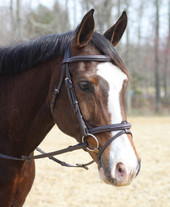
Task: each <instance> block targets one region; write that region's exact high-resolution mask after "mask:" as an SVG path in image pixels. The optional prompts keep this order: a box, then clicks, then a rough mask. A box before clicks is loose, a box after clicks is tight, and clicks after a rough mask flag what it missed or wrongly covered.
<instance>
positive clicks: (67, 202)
mask: <svg viewBox="0 0 170 207" xmlns="http://www.w3.org/2000/svg"><path fill="white" fill-rule="evenodd" d="M128 121H129V122H131V123H132V132H133V135H134V141H135V145H136V148H137V151H138V153H139V154H140V157H141V159H142V167H141V171H140V174H139V175H138V177H137V178H136V179H135V180H134V181H133V182H132V183H131V185H129V186H126V187H120V188H116V187H113V186H111V185H107V184H105V183H103V182H102V181H101V180H100V178H99V176H98V170H97V167H96V164H93V165H92V166H90V169H89V170H87V171H86V170H83V169H71V168H65V167H61V166H59V165H58V164H56V163H55V162H53V161H50V160H49V159H43V160H37V161H36V179H35V182H34V185H33V187H32V189H31V192H30V194H29V196H28V197H27V200H26V202H25V204H24V207H55V206H58V207H170V117H154V118H153V117H152V118H150V117H147V118H146V117H145V118H143V117H130V118H129V120H128ZM75 143H76V142H75V141H74V139H72V138H69V137H67V136H66V135H64V134H62V133H61V132H60V131H59V130H58V129H57V127H54V128H53V130H52V131H51V132H50V133H49V134H48V135H47V137H46V138H45V140H44V141H43V143H42V144H41V147H42V149H43V150H44V151H47V152H49V151H51V150H57V149H60V148H62V147H66V146H68V145H71V144H75ZM59 158H61V159H63V160H65V161H68V162H70V163H76V162H79V163H80V162H86V161H89V160H91V158H90V156H89V155H88V154H87V153H85V152H83V151H78V152H73V153H69V154H65V155H62V156H59Z"/></svg>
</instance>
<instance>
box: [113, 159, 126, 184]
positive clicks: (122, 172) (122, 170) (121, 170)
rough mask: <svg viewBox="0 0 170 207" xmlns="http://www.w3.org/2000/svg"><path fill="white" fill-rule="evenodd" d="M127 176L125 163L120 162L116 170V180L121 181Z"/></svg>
mask: <svg viewBox="0 0 170 207" xmlns="http://www.w3.org/2000/svg"><path fill="white" fill-rule="evenodd" d="M126 175H127V171H126V167H125V166H124V164H123V163H121V162H119V163H117V165H116V169H115V178H116V179H117V180H119V181H121V180H123V179H124V178H125V177H126Z"/></svg>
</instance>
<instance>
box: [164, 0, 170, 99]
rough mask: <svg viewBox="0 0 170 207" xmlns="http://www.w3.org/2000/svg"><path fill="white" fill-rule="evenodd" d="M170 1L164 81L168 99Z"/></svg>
mask: <svg viewBox="0 0 170 207" xmlns="http://www.w3.org/2000/svg"><path fill="white" fill-rule="evenodd" d="M169 55H170V0H168V37H167V41H166V47H165V64H164V80H163V86H164V96H165V98H166V99H167V98H168V68H169V67H168V65H169V64H168V63H169V59H170V56H169Z"/></svg>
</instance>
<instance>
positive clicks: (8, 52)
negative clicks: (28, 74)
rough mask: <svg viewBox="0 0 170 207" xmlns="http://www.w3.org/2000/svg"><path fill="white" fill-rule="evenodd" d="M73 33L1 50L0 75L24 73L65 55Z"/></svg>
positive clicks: (50, 36)
mask: <svg viewBox="0 0 170 207" xmlns="http://www.w3.org/2000/svg"><path fill="white" fill-rule="evenodd" d="M73 35H74V34H73V32H67V33H63V34H51V35H47V36H42V37H40V38H38V39H36V40H32V41H29V42H25V43H20V44H16V45H12V46H8V47H1V48H0V74H1V75H6V74H17V73H20V72H24V71H26V70H28V69H30V68H32V67H34V66H36V65H37V64H39V63H42V62H45V61H47V60H49V59H50V58H56V57H58V56H62V55H64V52H65V49H66V46H67V44H68V42H70V41H71V39H72V37H73Z"/></svg>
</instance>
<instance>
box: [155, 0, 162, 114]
mask: <svg viewBox="0 0 170 207" xmlns="http://www.w3.org/2000/svg"><path fill="white" fill-rule="evenodd" d="M155 9H156V16H155V17H156V25H155V101H156V108H155V109H156V112H159V111H160V107H161V97H160V71H159V0H155Z"/></svg>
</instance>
